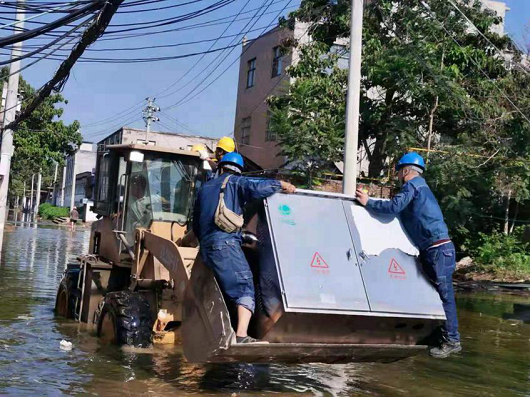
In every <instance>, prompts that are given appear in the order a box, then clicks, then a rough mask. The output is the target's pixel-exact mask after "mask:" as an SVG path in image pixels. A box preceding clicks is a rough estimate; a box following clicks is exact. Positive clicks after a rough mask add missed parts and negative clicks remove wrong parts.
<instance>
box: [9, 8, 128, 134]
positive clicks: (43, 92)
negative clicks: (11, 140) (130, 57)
mask: <svg viewBox="0 0 530 397" xmlns="http://www.w3.org/2000/svg"><path fill="white" fill-rule="evenodd" d="M123 1H124V0H109V1H108V2H106V3H105V5H104V6H103V8H102V9H101V12H100V14H99V15H98V17H97V19H96V20H95V22H94V23H93V24H92V25H91V26H90V27H89V28H88V29H87V30H86V31H85V32H84V33H83V37H82V38H81V40H80V41H79V42H78V43H77V45H76V46H75V48H74V50H73V51H72V53H71V54H70V56H69V57H68V59H66V60H65V61H64V62H63V63H62V64H61V66H60V67H59V69H58V70H57V72H56V73H55V75H54V76H53V78H52V79H51V80H50V81H49V82H48V83H46V84H45V85H44V86H43V87H42V88H41V89H40V90H39V91H38V92H37V94H36V96H35V97H34V98H33V99H32V100H31V102H30V103H29V104H28V106H27V107H26V108H24V109H23V110H22V112H21V113H20V114H19V115H18V117H17V118H16V119H15V120H14V121H13V122H12V123H10V124H9V125H8V126H5V127H4V128H5V129H12V130H14V129H16V127H17V125H18V124H19V123H20V122H21V121H23V120H25V119H26V118H27V117H29V115H31V113H32V112H33V111H34V110H35V109H36V108H37V106H39V105H40V104H41V103H42V102H43V101H44V99H45V98H47V97H48V96H49V95H50V94H51V92H52V91H60V90H61V88H62V87H63V86H64V84H65V83H66V80H67V79H68V76H69V75H70V70H71V69H72V67H73V66H74V64H75V62H76V61H77V60H78V59H79V57H80V56H81V55H82V54H83V52H84V51H85V49H86V48H87V47H88V46H89V45H90V44H92V43H93V42H94V41H96V40H97V38H98V37H100V36H101V34H102V33H103V32H104V31H105V28H106V27H107V26H108V24H109V22H110V20H111V19H112V17H113V16H114V13H115V12H116V10H117V9H118V7H119V6H120V5H121V3H123Z"/></svg>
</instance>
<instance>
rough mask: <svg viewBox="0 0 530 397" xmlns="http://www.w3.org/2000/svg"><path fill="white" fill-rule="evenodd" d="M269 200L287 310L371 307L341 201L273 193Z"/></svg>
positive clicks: (337, 309)
mask: <svg viewBox="0 0 530 397" xmlns="http://www.w3.org/2000/svg"><path fill="white" fill-rule="evenodd" d="M266 204H267V218H268V221H269V228H270V231H271V236H272V240H273V247H274V251H275V255H276V262H277V267H278V273H279V277H280V282H281V288H282V293H283V298H284V304H285V308H286V311H298V310H299V311H305V312H337V311H341V312H342V311H355V310H364V311H366V310H369V306H368V301H367V297H366V291H365V289H364V286H363V282H362V279H361V274H360V271H359V267H358V264H357V260H356V257H355V254H354V251H353V244H352V240H351V236H350V231H349V229H348V224H347V221H346V217H345V215H344V210H343V207H342V201H341V200H340V199H336V198H335V199H333V198H324V197H314V196H308V195H301V194H292V195H287V194H275V195H274V196H272V197H270V198H268V199H267V201H266Z"/></svg>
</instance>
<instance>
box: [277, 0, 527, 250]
mask: <svg viewBox="0 0 530 397" xmlns="http://www.w3.org/2000/svg"><path fill="white" fill-rule="evenodd" d="M458 5H459V7H460V9H461V10H462V11H463V13H464V14H465V15H466V16H467V17H468V18H469V19H470V20H471V21H472V22H473V23H474V25H475V26H476V27H477V28H478V30H479V31H480V32H481V33H482V34H479V32H477V30H476V29H474V28H472V27H471V25H470V24H469V23H468V22H467V21H466V19H465V18H464V16H462V14H461V13H460V12H458V11H457V10H455V8H453V6H452V5H451V3H450V2H448V1H445V0H429V1H427V2H424V1H420V2H418V1H417V0H403V1H399V2H396V1H391V0H378V1H373V2H370V3H368V5H366V6H365V13H364V30H363V60H362V61H363V62H362V82H361V120H360V132H359V143H360V145H362V146H363V147H364V148H365V149H366V152H367V156H368V160H369V161H370V166H369V176H370V177H374V178H378V177H380V176H381V175H383V174H384V172H385V170H387V169H388V167H392V165H393V162H394V161H395V159H396V158H397V157H398V156H401V155H402V154H403V153H404V152H406V150H407V149H408V148H410V147H420V148H427V147H428V146H430V148H432V149H438V150H440V151H442V153H438V154H431V155H430V159H429V162H430V164H429V172H428V174H427V176H428V179H429V182H430V183H431V184H432V185H433V188H434V190H435V191H436V194H437V196H438V197H440V198H441V202H442V206H443V207H444V209H445V210H446V214H447V217H448V222H449V224H450V226H451V229H452V231H453V232H456V233H457V234H458V236H459V237H460V241H461V242H463V241H465V240H466V238H468V237H469V236H470V234H472V232H473V231H474V230H477V229H474V227H473V225H478V226H479V227H480V229H479V230H487V229H488V228H490V227H493V225H495V224H496V225H498V224H499V223H501V222H500V221H499V218H500V219H503V217H504V215H505V208H506V206H508V210H509V213H510V214H512V216H513V212H514V206H516V205H517V204H516V203H522V202H524V200H527V199H528V198H529V181H530V122H529V120H528V119H529V118H530V70H528V68H527V66H525V63H524V62H522V61H521V54H520V53H519V52H518V50H517V49H516V47H515V45H514V44H513V43H512V42H511V40H510V39H509V38H508V37H507V36H502V37H501V36H499V35H497V34H496V33H494V31H493V28H494V27H496V26H498V25H499V24H501V23H502V22H503V21H501V20H500V18H499V17H498V16H497V15H496V14H494V13H493V12H491V11H488V10H486V9H484V8H482V7H481V4H480V2H476V1H471V0H462V1H459V2H458ZM316 9H319V10H320V11H319V12H318V13H317V12H314V10H316ZM349 14H350V2H349V1H347V0H337V1H336V2H333V3H328V2H327V1H324V0H303V1H302V3H301V7H300V8H299V9H298V10H297V11H295V12H294V13H292V14H291V16H290V17H291V21H290V22H291V24H292V23H293V21H294V20H297V21H300V22H303V23H307V24H309V25H310V26H311V27H310V33H311V36H312V39H313V40H312V41H311V42H310V43H309V44H299V43H296V42H295V43H294V44H289V45H290V46H291V49H296V50H297V51H299V54H300V57H299V62H298V63H296V64H295V65H293V66H291V67H290V68H289V69H288V73H289V74H290V75H291V76H292V77H295V78H296V81H295V83H294V84H292V85H291V86H290V88H289V91H288V92H287V93H286V95H285V96H284V97H276V98H274V97H273V98H271V99H270V101H269V102H270V104H271V108H272V123H271V128H272V130H273V131H274V132H276V133H277V135H278V140H279V143H280V145H281V147H282V149H283V152H284V154H286V155H288V156H290V157H292V158H294V159H314V158H319V157H320V156H322V154H323V156H322V157H321V158H322V159H325V160H328V159H329V160H337V159H341V158H342V154H343V146H344V130H345V105H346V90H347V80H346V75H345V71H344V70H343V68H342V67H341V65H340V58H339V57H337V56H336V55H334V54H335V53H336V52H337V51H336V48H337V45H340V44H341V43H345V44H346V49H348V48H347V47H348V41H349V40H348V39H349ZM483 35H484V36H485V37H486V38H487V39H486V38H484V37H483ZM492 44H493V45H492ZM495 47H496V48H495ZM497 49H499V50H501V51H502V52H503V54H505V55H501V54H499V52H498V51H497ZM505 58H509V59H510V61H507V59H505ZM309 86H310V87H309ZM431 123H432V128H431ZM326 135H327V136H329V137H330V139H329V140H326ZM321 142H325V143H321ZM330 154H332V156H331V155H330ZM309 165H310V164H309V163H307V167H309ZM477 214H478V215H477Z"/></svg>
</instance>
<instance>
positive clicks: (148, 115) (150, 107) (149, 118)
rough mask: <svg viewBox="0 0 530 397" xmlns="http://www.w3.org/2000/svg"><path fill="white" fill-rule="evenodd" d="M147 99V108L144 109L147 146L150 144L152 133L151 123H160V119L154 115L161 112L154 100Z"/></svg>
mask: <svg viewBox="0 0 530 397" xmlns="http://www.w3.org/2000/svg"><path fill="white" fill-rule="evenodd" d="M146 99H147V107H146V108H145V109H144V112H143V113H144V117H143V118H144V121H145V144H146V145H148V144H149V134H150V133H151V122H156V121H160V119H159V118H158V117H156V116H154V114H155V113H156V112H159V111H160V108H159V107H158V106H155V105H154V101H155V100H154V98H153V99H151V98H146Z"/></svg>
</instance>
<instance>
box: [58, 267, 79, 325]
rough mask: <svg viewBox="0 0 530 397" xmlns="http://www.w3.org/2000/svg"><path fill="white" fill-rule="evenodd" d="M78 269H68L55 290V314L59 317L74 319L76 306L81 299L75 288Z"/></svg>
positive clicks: (77, 289)
mask: <svg viewBox="0 0 530 397" xmlns="http://www.w3.org/2000/svg"><path fill="white" fill-rule="evenodd" d="M78 280H79V268H77V269H76V268H74V269H68V270H67V271H66V272H65V274H64V276H63V278H62V280H61V283H60V284H59V288H58V289H57V297H56V299H55V314H56V315H57V316H60V317H64V318H68V319H75V312H76V306H77V304H78V302H79V300H80V299H81V291H80V290H79V288H77V284H78Z"/></svg>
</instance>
